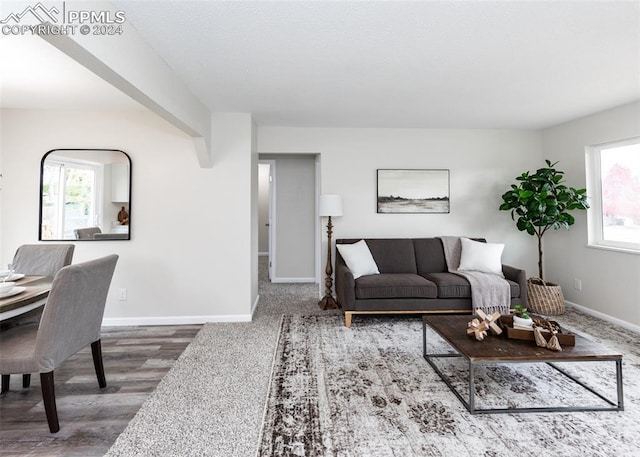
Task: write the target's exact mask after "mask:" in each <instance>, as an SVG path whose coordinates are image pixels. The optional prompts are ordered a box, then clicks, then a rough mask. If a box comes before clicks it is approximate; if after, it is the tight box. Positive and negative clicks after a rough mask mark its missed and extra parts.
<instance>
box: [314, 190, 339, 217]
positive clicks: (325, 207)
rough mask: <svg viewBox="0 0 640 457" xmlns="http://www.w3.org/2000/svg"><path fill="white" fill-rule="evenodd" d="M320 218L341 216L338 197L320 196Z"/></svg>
mask: <svg viewBox="0 0 640 457" xmlns="http://www.w3.org/2000/svg"><path fill="white" fill-rule="evenodd" d="M319 212H320V216H321V217H322V216H342V197H340V195H320V211H319Z"/></svg>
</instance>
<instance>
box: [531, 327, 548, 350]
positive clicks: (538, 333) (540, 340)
mask: <svg viewBox="0 0 640 457" xmlns="http://www.w3.org/2000/svg"><path fill="white" fill-rule="evenodd" d="M533 336H534V337H535V339H536V345H537V346H539V347H541V348H546V347H547V340H545V339H544V336H543V335H542V330H540V327H534V329H533Z"/></svg>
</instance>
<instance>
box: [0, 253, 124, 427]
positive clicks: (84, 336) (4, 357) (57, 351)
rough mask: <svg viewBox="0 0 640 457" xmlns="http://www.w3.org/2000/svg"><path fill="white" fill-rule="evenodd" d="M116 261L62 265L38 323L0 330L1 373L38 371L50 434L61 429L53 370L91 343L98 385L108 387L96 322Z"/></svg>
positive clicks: (104, 259) (99, 320) (99, 321)
mask: <svg viewBox="0 0 640 457" xmlns="http://www.w3.org/2000/svg"><path fill="white" fill-rule="evenodd" d="M117 261H118V256H117V255H115V254H114V255H109V256H106V257H102V258H100V259H96V260H90V261H88V262H83V263H78V264H74V265H69V266H66V267H64V268H62V269H61V270H60V271H59V272H58V274H57V275H56V276H55V278H54V280H53V284H52V285H51V292H50V293H49V298H48V299H47V304H46V305H45V307H44V311H43V313H42V318H41V319H40V323H39V324H29V325H20V326H16V327H11V328H9V329H7V330H3V331H2V332H0V349H1V350H0V374H1V375H2V377H3V381H4V378H5V376H9V375H11V374H18V373H40V382H41V384H42V398H43V401H44V409H45V413H46V416H47V422H48V424H49V430H50V431H51V433H56V432H57V431H58V430H60V425H59V422H58V413H57V408H56V398H55V388H54V382H53V372H54V370H55V369H56V368H58V367H59V366H60V364H62V362H64V361H65V360H66V359H67V358H69V357H71V356H72V355H74V354H75V353H76V352H78V351H79V350H80V349H82V348H84V347H85V346H87V345H89V344H91V352H92V354H93V364H94V367H95V370H96V375H97V377H98V385H99V386H100V387H101V388H104V387H106V385H107V382H106V379H105V376H104V368H103V365H102V349H101V343H100V326H101V324H102V317H103V315H104V307H105V304H106V300H107V293H108V292H109V286H110V284H111V279H112V277H113V272H114V270H115V267H116V262H117Z"/></svg>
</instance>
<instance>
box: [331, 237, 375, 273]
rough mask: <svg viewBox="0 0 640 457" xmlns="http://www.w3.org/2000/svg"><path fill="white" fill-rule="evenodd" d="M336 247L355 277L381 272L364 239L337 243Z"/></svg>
mask: <svg viewBox="0 0 640 457" xmlns="http://www.w3.org/2000/svg"><path fill="white" fill-rule="evenodd" d="M336 248H337V249H338V252H340V255H341V256H342V258H343V259H344V262H345V263H346V264H347V267H349V270H351V273H352V274H353V278H354V279H358V278H359V277H360V276H363V275H375V274H378V273H380V272H379V271H378V266H377V265H376V262H375V260H373V257H372V256H371V251H370V250H369V247H368V246H367V243H366V242H365V241H364V240H360V241H358V242H357V243H353V244H337V245H336Z"/></svg>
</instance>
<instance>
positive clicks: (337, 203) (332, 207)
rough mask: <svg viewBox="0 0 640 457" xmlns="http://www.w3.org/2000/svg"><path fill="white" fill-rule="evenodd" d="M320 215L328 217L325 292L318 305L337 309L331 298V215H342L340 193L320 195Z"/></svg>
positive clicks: (336, 304)
mask: <svg viewBox="0 0 640 457" xmlns="http://www.w3.org/2000/svg"><path fill="white" fill-rule="evenodd" d="M319 213H320V217H328V220H327V267H326V268H325V270H324V271H325V273H326V275H327V276H326V278H325V280H324V285H325V292H324V297H323V298H322V300H320V301H319V302H318V306H320V308H322V309H337V308H338V303H337V302H336V300H335V299H334V298H333V279H332V277H331V275H332V274H333V267H332V266H331V234H332V233H333V232H332V229H333V225H331V217H332V216H333V217H337V216H342V197H340V195H320V211H319Z"/></svg>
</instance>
